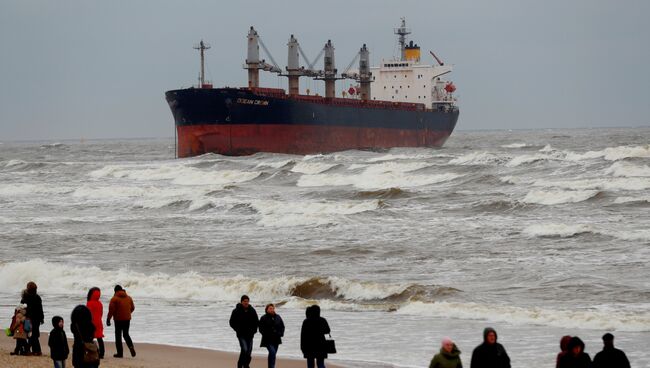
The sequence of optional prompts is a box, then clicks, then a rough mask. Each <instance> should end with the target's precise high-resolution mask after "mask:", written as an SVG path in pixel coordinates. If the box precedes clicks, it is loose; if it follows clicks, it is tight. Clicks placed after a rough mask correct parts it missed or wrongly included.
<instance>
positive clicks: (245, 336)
mask: <svg viewBox="0 0 650 368" xmlns="http://www.w3.org/2000/svg"><path fill="white" fill-rule="evenodd" d="M258 323H259V319H258V318H257V312H255V308H253V306H252V305H250V299H249V298H248V296H247V295H242V297H241V303H237V306H236V307H235V309H233V311H232V314H231V315H230V327H232V329H233V330H235V332H236V333H237V339H238V340H239V348H240V353H239V360H237V368H249V364H250V363H251V359H252V358H251V355H252V354H253V336H254V335H255V334H256V333H257V325H258Z"/></svg>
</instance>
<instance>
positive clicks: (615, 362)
mask: <svg viewBox="0 0 650 368" xmlns="http://www.w3.org/2000/svg"><path fill="white" fill-rule="evenodd" d="M603 344H604V346H603V350H602V351H601V352H600V353H598V354H596V356H595V357H594V365H593V366H594V368H630V361H629V360H627V356H626V355H625V353H624V352H623V351H622V350H619V349H616V348H615V347H614V335H612V334H611V333H606V334H604V335H603Z"/></svg>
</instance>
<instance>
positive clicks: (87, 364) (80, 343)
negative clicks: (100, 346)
mask: <svg viewBox="0 0 650 368" xmlns="http://www.w3.org/2000/svg"><path fill="white" fill-rule="evenodd" d="M70 331H72V336H74V341H73V343H72V366H73V367H75V368H97V367H99V355H97V356H96V359H89V357H86V353H87V348H86V344H92V345H94V344H95V342H94V336H95V325H93V321H92V316H91V314H90V310H89V309H88V307H86V306H85V305H78V306H76V307H75V308H74V309H73V310H72V314H71V315H70ZM96 348H97V347H96V346H95V349H96ZM96 352H97V351H95V353H96Z"/></svg>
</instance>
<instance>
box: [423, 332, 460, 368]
mask: <svg viewBox="0 0 650 368" xmlns="http://www.w3.org/2000/svg"><path fill="white" fill-rule="evenodd" d="M429 368H463V364H462V363H461V362H460V350H458V348H457V347H456V344H454V342H453V341H452V340H451V339H450V338H449V337H445V338H443V339H442V345H441V347H440V352H439V353H438V354H436V355H434V356H433V359H431V363H430V364H429Z"/></svg>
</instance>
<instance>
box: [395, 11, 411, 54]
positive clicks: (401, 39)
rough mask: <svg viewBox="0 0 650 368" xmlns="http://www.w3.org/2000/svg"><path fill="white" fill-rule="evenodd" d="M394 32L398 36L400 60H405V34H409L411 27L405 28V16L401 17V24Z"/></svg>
mask: <svg viewBox="0 0 650 368" xmlns="http://www.w3.org/2000/svg"><path fill="white" fill-rule="evenodd" d="M395 34H396V35H398V36H399V50H400V60H402V61H404V60H406V55H405V51H404V50H405V49H406V35H410V34H411V29H410V28H406V18H404V17H402V25H401V26H400V27H399V28H395Z"/></svg>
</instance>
